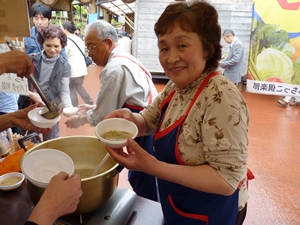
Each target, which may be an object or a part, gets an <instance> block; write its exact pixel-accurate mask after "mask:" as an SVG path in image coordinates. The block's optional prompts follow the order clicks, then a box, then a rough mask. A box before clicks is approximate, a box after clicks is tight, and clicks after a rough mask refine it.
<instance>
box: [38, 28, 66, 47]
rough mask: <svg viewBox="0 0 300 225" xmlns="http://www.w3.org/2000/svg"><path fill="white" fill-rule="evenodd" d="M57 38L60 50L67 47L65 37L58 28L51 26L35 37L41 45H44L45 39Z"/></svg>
mask: <svg viewBox="0 0 300 225" xmlns="http://www.w3.org/2000/svg"><path fill="white" fill-rule="evenodd" d="M56 37H57V38H58V39H59V40H60V44H61V46H62V48H64V47H66V45H67V35H66V34H65V33H64V32H63V31H62V29H61V28H60V27H59V26H55V25H51V26H47V27H44V28H43V29H42V30H41V31H40V32H39V33H38V35H37V41H38V43H40V44H41V45H42V44H44V41H45V40H46V39H52V38H56Z"/></svg>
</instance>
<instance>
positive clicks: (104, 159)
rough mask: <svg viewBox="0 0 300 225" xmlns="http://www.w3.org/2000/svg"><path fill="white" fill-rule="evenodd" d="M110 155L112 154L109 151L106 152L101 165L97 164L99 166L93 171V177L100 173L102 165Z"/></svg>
mask: <svg viewBox="0 0 300 225" xmlns="http://www.w3.org/2000/svg"><path fill="white" fill-rule="evenodd" d="M109 156H110V155H109V153H106V155H105V156H104V158H103V159H102V161H101V162H100V163H99V165H98V166H97V168H96V169H95V171H94V172H93V174H92V177H93V176H95V175H97V174H98V173H99V171H100V169H101V167H102V166H103V164H104V163H105V162H106V160H107V159H108V157H109Z"/></svg>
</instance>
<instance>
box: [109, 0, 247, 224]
mask: <svg viewBox="0 0 300 225" xmlns="http://www.w3.org/2000/svg"><path fill="white" fill-rule="evenodd" d="M154 30H155V34H156V36H157V38H158V48H159V60H160V63H161V65H162V67H163V69H164V71H165V73H166V75H167V76H168V78H169V79H170V81H169V82H168V84H167V85H166V87H165V89H164V90H163V91H162V92H161V93H160V94H159V95H158V97H157V98H156V99H155V100H154V102H153V103H152V104H151V105H149V106H148V107H147V108H146V109H145V110H143V111H141V112H140V113H139V114H138V113H131V112H130V111H129V110H126V109H119V110H115V111H113V112H111V113H110V114H109V115H108V116H107V117H106V118H111V117H123V118H126V119H128V120H131V121H133V122H134V123H135V124H136V125H137V126H138V128H139V135H140V136H142V135H148V134H154V135H155V136H154V139H155V140H154V156H151V155H149V154H148V153H147V152H146V151H143V149H141V148H140V147H139V145H137V143H135V142H134V141H133V140H132V139H128V145H127V151H124V150H123V149H112V148H109V147H108V151H109V153H110V154H111V156H112V157H113V158H114V159H115V160H116V161H117V162H118V163H119V164H121V165H124V166H125V167H127V168H128V169H131V170H138V171H143V172H145V173H148V174H151V175H153V176H156V177H157V178H158V189H159V196H160V202H161V205H162V209H163V213H164V217H165V222H166V224H172V225H176V224H184V225H194V224H198V225H199V224H209V225H220V224H222V225H232V224H236V223H237V217H238V210H239V209H243V208H244V206H245V204H246V202H247V199H248V195H247V190H246V179H247V178H246V172H247V144H248V134H247V131H248V123H249V114H248V109H247V106H246V102H245V100H244V98H243V97H242V95H241V93H240V91H239V90H238V89H237V88H236V86H235V85H234V84H233V83H232V82H231V81H230V80H228V79H227V78H226V77H224V76H222V75H221V73H220V71H216V69H217V67H218V61H219V60H220V58H221V45H220V39H221V29H220V26H219V24H218V14H217V11H216V10H215V9H214V8H213V7H212V6H211V5H210V4H208V3H206V2H203V1H201V2H200V1H193V2H189V1H187V2H178V3H174V4H171V5H169V6H168V7H167V8H166V9H165V11H164V12H163V14H162V15H161V16H160V18H159V19H158V21H157V23H156V24H155V27H154ZM239 194H240V197H239ZM239 207H240V208H239Z"/></svg>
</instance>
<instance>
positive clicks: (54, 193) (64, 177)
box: [28, 172, 82, 225]
mask: <svg viewBox="0 0 300 225" xmlns="http://www.w3.org/2000/svg"><path fill="white" fill-rule="evenodd" d="M81 195H82V190H81V178H80V176H79V175H75V174H73V175H71V176H70V177H69V175H68V174H67V173H65V172H60V173H59V174H57V175H56V176H54V177H53V178H52V179H51V181H50V183H49V184H48V186H47V188H46V190H45V192H44V193H43V195H42V197H41V199H40V200H39V202H38V203H37V205H36V206H35V207H34V209H33V211H32V213H31V215H30V216H29V218H28V222H33V223H36V224H43V225H53V224H54V223H55V221H56V220H57V219H58V218H59V217H61V216H64V215H66V214H70V213H72V212H74V211H75V210H76V208H77V205H78V203H79V200H80V197H81Z"/></svg>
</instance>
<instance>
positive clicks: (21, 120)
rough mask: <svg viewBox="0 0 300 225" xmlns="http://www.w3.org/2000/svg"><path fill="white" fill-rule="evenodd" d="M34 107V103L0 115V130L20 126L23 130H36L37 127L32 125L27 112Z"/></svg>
mask: <svg viewBox="0 0 300 225" xmlns="http://www.w3.org/2000/svg"><path fill="white" fill-rule="evenodd" d="M34 108H36V105H31V106H29V107H27V108H25V109H21V110H17V111H15V112H12V113H8V114H5V115H1V116H0V118H1V119H0V130H6V129H8V128H10V127H14V126H16V127H20V128H22V129H23V130H30V131H38V130H39V128H38V127H36V126H34V125H33V124H32V123H31V122H30V120H29V118H28V116H27V114H28V112H29V111H30V110H32V109H34Z"/></svg>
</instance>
